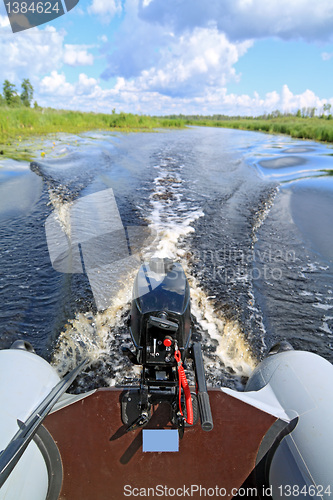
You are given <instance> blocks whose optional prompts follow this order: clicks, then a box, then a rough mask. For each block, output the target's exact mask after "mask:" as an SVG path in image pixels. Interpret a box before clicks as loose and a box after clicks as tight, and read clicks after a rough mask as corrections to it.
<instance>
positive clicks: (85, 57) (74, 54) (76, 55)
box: [64, 44, 94, 66]
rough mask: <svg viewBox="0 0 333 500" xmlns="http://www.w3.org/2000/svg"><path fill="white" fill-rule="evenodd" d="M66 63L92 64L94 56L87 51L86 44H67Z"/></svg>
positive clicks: (71, 64) (70, 64) (74, 64)
mask: <svg viewBox="0 0 333 500" xmlns="http://www.w3.org/2000/svg"><path fill="white" fill-rule="evenodd" d="M64 63H65V64H68V65H69V66H88V65H89V66H91V65H92V64H94V57H93V55H92V54H89V53H88V52H87V48H86V46H84V45H68V44H66V45H65V52H64Z"/></svg>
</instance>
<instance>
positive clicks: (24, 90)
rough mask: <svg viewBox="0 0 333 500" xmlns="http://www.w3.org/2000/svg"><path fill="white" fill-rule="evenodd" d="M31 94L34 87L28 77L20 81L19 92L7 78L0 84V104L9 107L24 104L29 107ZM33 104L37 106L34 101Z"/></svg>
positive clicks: (32, 94)
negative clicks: (0, 87) (0, 86)
mask: <svg viewBox="0 0 333 500" xmlns="http://www.w3.org/2000/svg"><path fill="white" fill-rule="evenodd" d="M33 96H34V88H33V86H32V84H31V82H30V80H29V78H24V80H23V81H22V83H21V93H20V94H19V93H18V91H17V89H16V86H15V85H14V84H13V83H11V82H10V81H9V80H5V81H4V82H3V85H2V94H0V106H9V107H11V108H18V107H20V106H26V107H27V108H30V106H31V103H32V99H33ZM34 106H35V107H37V102H36V101H35V103H34Z"/></svg>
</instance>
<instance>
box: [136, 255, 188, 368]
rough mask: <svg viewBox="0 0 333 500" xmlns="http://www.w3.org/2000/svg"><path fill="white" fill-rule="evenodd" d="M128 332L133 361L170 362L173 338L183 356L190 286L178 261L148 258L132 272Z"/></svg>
mask: <svg viewBox="0 0 333 500" xmlns="http://www.w3.org/2000/svg"><path fill="white" fill-rule="evenodd" d="M130 332H131V336H132V340H133V343H134V345H135V347H136V356H137V362H138V363H139V364H142V365H144V366H147V365H155V366H159V367H161V368H162V366H170V365H171V364H173V363H174V359H173V357H172V356H171V352H172V348H174V345H175V342H176V343H177V345H178V348H179V350H180V352H181V353H182V357H184V356H186V354H187V349H188V347H189V341H190V337H191V313H190V289H189V284H188V281H187V278H186V276H185V273H184V270H183V268H182V266H181V264H179V263H176V262H172V261H171V260H169V259H152V260H151V261H150V262H149V263H146V264H143V265H142V266H141V267H140V269H139V271H138V274H137V276H136V279H135V282H134V287H133V300H132V310H131V319H130Z"/></svg>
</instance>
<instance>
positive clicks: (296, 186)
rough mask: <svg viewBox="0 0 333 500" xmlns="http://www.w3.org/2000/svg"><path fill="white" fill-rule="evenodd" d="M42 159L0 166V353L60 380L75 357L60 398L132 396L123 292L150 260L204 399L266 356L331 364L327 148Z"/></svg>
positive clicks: (186, 134) (104, 139) (76, 154)
mask: <svg viewBox="0 0 333 500" xmlns="http://www.w3.org/2000/svg"><path fill="white" fill-rule="evenodd" d="M52 141H53V142H52ZM43 147H44V149H45V147H46V148H47V147H48V149H47V154H46V157H45V158H41V156H40V152H39V151H37V152H36V158H39V159H37V160H36V162H35V163H33V164H32V165H31V166H30V165H29V164H28V163H25V162H16V161H11V160H2V161H1V163H0V179H1V184H0V242H1V247H0V256H1V276H0V299H1V300H0V348H7V347H9V346H10V345H11V343H12V342H13V341H14V340H16V339H18V338H24V339H26V340H28V341H30V342H31V343H32V344H33V346H34V348H35V350H36V352H37V353H38V354H40V355H41V356H43V357H44V358H45V359H47V360H48V361H51V363H52V364H53V365H54V366H55V367H56V368H57V369H58V371H59V373H61V374H64V373H65V372H66V371H67V370H68V369H70V368H72V367H74V366H75V365H76V364H77V363H78V362H79V361H80V360H81V359H82V358H83V357H88V358H89V360H90V366H89V368H88V369H87V370H86V372H85V374H84V375H82V376H81V378H80V380H79V381H78V387H77V388H76V390H85V389H87V388H91V387H96V386H100V385H104V386H108V385H114V384H118V383H132V382H133V381H134V380H137V377H138V374H139V371H138V369H137V368H133V366H132V365H131V364H130V362H129V361H128V360H127V358H124V356H123V355H122V354H121V347H122V346H123V345H129V346H130V337H129V334H128V331H127V327H126V320H127V318H128V315H129V310H130V300H131V293H132V284H133V279H134V275H135V270H136V267H137V266H138V265H139V263H140V260H147V259H149V258H151V257H154V256H160V257H169V258H172V259H175V260H177V261H179V262H181V263H182V264H183V266H184V268H185V270H186V274H187V276H188V278H189V281H190V286H191V298H192V306H191V307H192V313H193V329H194V330H195V332H196V333H197V334H198V335H200V336H201V338H202V345H203V351H204V358H205V365H206V371H207V376H208V382H209V383H210V384H211V385H213V386H220V385H221V384H223V385H228V386H230V387H237V388H241V387H242V383H243V382H244V380H246V377H248V375H249V374H250V373H251V370H252V369H253V367H254V366H255V365H256V364H257V363H258V361H259V360H260V359H262V357H264V355H265V354H266V353H267V351H268V349H269V348H270V347H271V346H272V345H273V344H274V343H276V342H277V341H279V340H288V341H289V342H290V343H291V344H292V345H293V346H294V348H296V349H307V350H311V351H313V352H316V353H318V354H320V355H322V356H323V357H325V358H326V359H328V360H329V361H331V362H332V361H333V282H332V272H333V231H332V222H331V220H332V217H333V176H332V172H333V158H332V155H333V150H332V147H331V146H326V145H322V144H318V143H314V142H310V141H297V140H293V139H290V138H287V137H283V136H270V135H264V134H260V133H254V132H242V131H233V130H227V129H214V128H197V127H195V128H190V129H187V130H182V131H161V132H158V133H138V134H127V135H124V134H121V133H119V134H115V133H106V132H103V133H101V132H98V133H97V132H91V133H86V134H81V135H80V136H67V135H64V134H62V135H59V136H57V138H56V139H52V140H51V139H50V140H49V143H46V144H44V145H43ZM109 219H110V220H111V219H112V222H110V220H109ZM110 224H111V226H112V228H113V229H110V227H111V226H110ZM107 227H109V230H107V229H105V228H107ZM121 227H125V229H126V234H127V235H128V234H129V235H130V237H129V240H127V242H128V241H129V242H130V243H133V242H134V246H133V245H132V247H133V248H134V250H133V248H130V245H129V253H131V252H132V254H135V255H132V256H127V255H125V254H126V251H127V249H126V251H125V250H124V248H123V240H122V237H123V236H122V235H123V231H121V229H120V228H121ZM111 233H112V238H111V239H110V237H109V236H110V234H111ZM105 235H106V236H105ZM117 235H118V236H117ZM131 235H132V236H131ZM117 238H118V239H119V241H118V239H117ZM111 240H112V242H111ZM67 244H68V245H69V247H70V250H68V251H67V250H66V248H67V247H66V245H67ZM112 245H113V247H112V248H113V250H112V251H111V250H110V248H111V246H112ZM114 246H115V249H114ZM64 248H65V250H66V251H65V252H63V253H62V257H61V258H59V255H60V254H61V251H60V250H61V249H62V250H64ZM82 248H83V253H84V257H87V256H88V257H87V258H86V260H85V261H84V259H83V260H82ZM59 249H60V250H59ZM73 249H74V250H73ZM109 250H110V251H109ZM110 252H111V253H112V252H113V253H112V258H110ZM124 252H125V254H124V255H123V253H124ZM59 259H60V260H59ZM52 264H53V266H52Z"/></svg>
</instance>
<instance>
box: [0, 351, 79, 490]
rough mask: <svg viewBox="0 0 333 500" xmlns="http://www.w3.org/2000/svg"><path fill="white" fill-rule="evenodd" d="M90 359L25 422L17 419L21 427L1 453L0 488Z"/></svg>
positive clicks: (65, 380)
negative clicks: (56, 404)
mask: <svg viewBox="0 0 333 500" xmlns="http://www.w3.org/2000/svg"><path fill="white" fill-rule="evenodd" d="M87 363H88V360H87V359H85V360H83V361H82V362H81V363H80V364H79V366H77V368H75V369H74V370H72V371H71V372H70V373H68V374H67V375H66V377H64V378H63V379H61V380H60V381H59V382H58V383H57V385H56V386H55V387H53V389H52V390H51V391H50V393H49V394H48V395H47V396H46V398H45V399H44V400H43V401H42V402H41V403H40V404H39V405H38V406H37V408H36V409H35V410H34V411H33V412H32V414H31V415H30V417H28V419H27V420H26V421H25V422H21V421H20V420H18V421H17V424H18V426H19V427H20V429H19V430H18V431H17V433H16V434H15V436H14V437H13V439H12V440H11V441H10V443H9V444H8V446H7V447H6V448H5V449H4V450H3V451H2V452H1V453H0V488H1V487H2V486H3V484H4V483H5V481H6V480H7V478H8V477H9V475H10V474H11V472H12V471H13V469H14V467H15V465H16V464H17V463H18V461H19V460H20V458H21V456H22V455H23V453H24V451H25V450H26V448H27V446H28V445H29V443H30V442H31V440H32V439H33V437H34V435H35V434H36V432H37V430H38V428H39V427H40V426H41V424H42V422H43V421H44V419H45V418H46V417H47V415H48V414H49V413H50V411H51V410H52V408H53V406H54V405H55V403H56V402H57V401H58V399H59V398H60V397H61V396H62V395H63V394H64V392H66V390H67V389H68V387H69V386H70V385H71V384H72V382H73V381H74V379H75V378H76V377H77V376H78V374H79V373H80V372H81V371H82V370H83V368H84V367H85V365H86V364H87Z"/></svg>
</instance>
